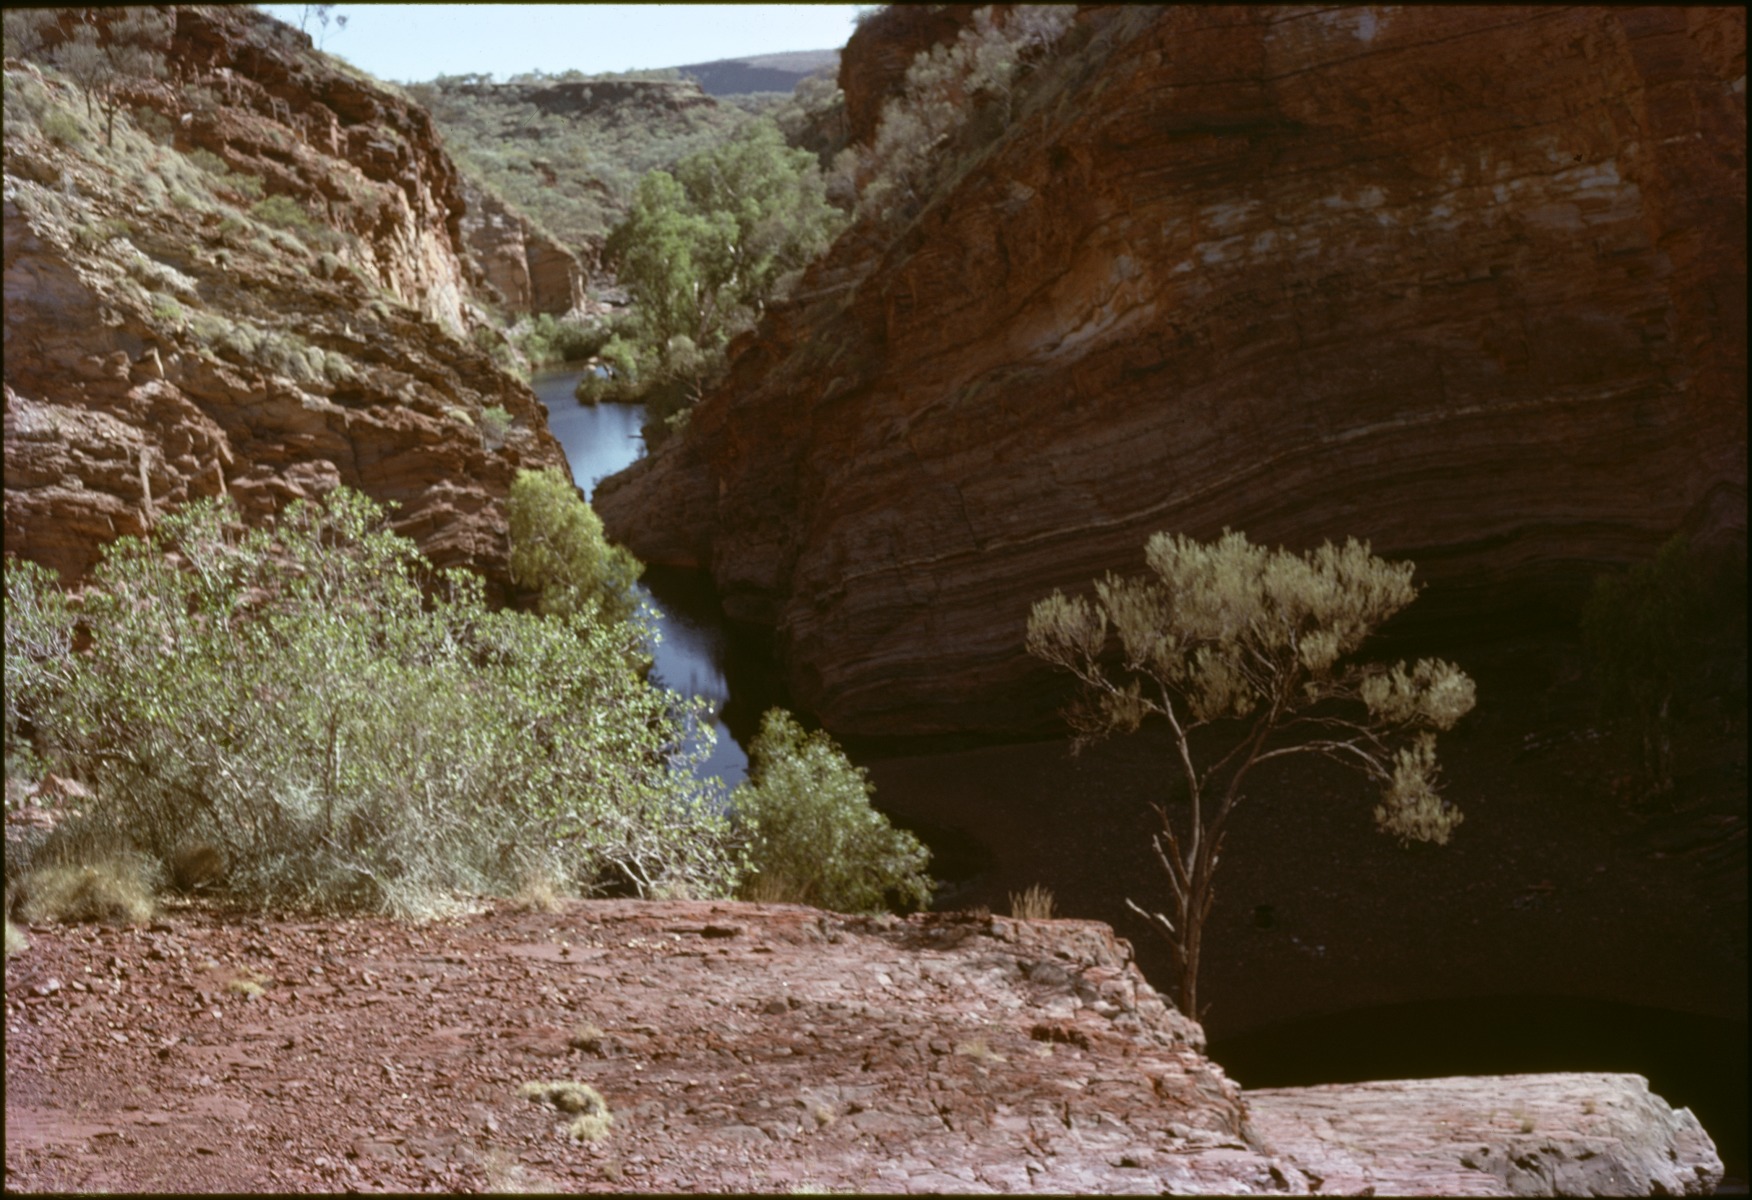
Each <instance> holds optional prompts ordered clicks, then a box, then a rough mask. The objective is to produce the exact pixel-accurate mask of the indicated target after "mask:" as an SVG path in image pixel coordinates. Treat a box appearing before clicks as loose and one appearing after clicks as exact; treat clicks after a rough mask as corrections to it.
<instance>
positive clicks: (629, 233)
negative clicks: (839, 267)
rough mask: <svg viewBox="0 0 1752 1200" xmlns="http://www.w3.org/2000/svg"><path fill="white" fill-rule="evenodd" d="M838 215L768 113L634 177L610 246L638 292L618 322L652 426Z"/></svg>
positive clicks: (694, 387)
mask: <svg viewBox="0 0 1752 1200" xmlns="http://www.w3.org/2000/svg"><path fill="white" fill-rule="evenodd" d="M843 221H844V216H843V214H842V213H840V212H839V211H838V210H837V209H835V208H834V207H833V206H832V205H830V204H829V203H828V202H827V198H826V193H825V188H824V185H823V183H822V179H821V175H820V173H819V172H818V171H817V170H816V166H815V161H814V158H813V157H812V156H811V155H810V154H809V153H808V151H805V150H792V149H790V148H789V147H787V146H786V145H785V142H784V139H783V137H781V136H780V134H779V131H778V128H777V127H776V126H775V125H773V123H772V122H771V121H768V120H762V121H757V122H754V123H752V124H750V125H748V126H746V127H745V128H744V129H742V130H741V131H739V132H738V134H737V135H736V137H734V138H733V139H731V140H730V141H729V142H727V143H725V144H724V145H722V146H717V147H714V148H712V149H710V150H705V151H702V152H700V153H699V154H695V155H691V156H689V157H688V158H685V159H683V160H682V161H681V162H679V163H677V164H676V167H675V172H674V174H673V175H672V174H670V173H669V172H667V171H653V172H651V173H650V174H649V175H647V176H645V178H644V179H643V180H641V181H640V183H639V193H638V197H637V199H636V200H635V201H634V202H633V208H632V212H631V213H629V214H628V216H627V219H626V220H625V221H624V222H622V223H621V224H620V225H619V226H617V227H616V228H615V231H614V233H613V234H612V235H611V236H610V237H609V240H608V251H607V252H608V256H609V259H610V260H611V261H612V262H613V263H614V265H615V268H616V270H617V271H618V272H619V276H620V280H621V282H622V283H623V284H624V285H625V286H626V288H627V290H628V291H629V292H630V293H631V294H632V297H633V300H634V302H635V308H634V310H633V312H632V314H631V315H630V316H629V317H628V318H627V320H626V322H625V334H624V339H625V341H626V342H627V344H628V346H629V348H630V349H631V350H632V352H633V353H632V357H633V358H634V359H635V362H634V363H633V364H632V365H633V368H634V369H633V370H632V371H631V372H630V373H629V377H633V378H637V379H638V380H639V381H640V382H639V385H638V398H639V399H640V400H642V401H644V402H645V403H646V404H647V405H648V406H650V407H651V409H652V413H651V415H652V417H653V419H654V422H655V425H656V431H657V432H659V434H660V431H661V426H662V423H663V421H664V420H665V419H666V418H668V417H669V416H671V415H672V414H674V413H675V412H677V411H679V410H680V409H681V408H683V407H685V406H686V405H688V404H689V403H691V402H692V401H693V400H694V399H695V398H697V396H698V394H699V392H700V390H701V388H702V387H703V386H704V384H705V383H706V381H707V380H709V379H710V378H711V377H712V376H714V375H715V374H716V373H717V372H718V371H719V369H720V368H721V367H722V365H723V361H724V349H725V346H726V345H727V344H728V343H729V340H730V338H731V337H732V336H733V335H734V334H735V333H737V332H738V331H740V330H742V329H746V328H748V327H749V326H750V325H752V324H753V323H754V322H755V321H756V320H757V319H758V318H759V316H760V314H761V312H762V311H763V310H764V309H765V307H766V305H767V304H768V303H769V302H770V301H771V300H773V299H774V298H775V297H776V296H777V295H778V294H779V282H780V280H781V279H783V278H785V277H786V276H788V275H790V274H791V273H793V272H795V271H797V270H798V269H800V268H801V267H803V266H805V265H806V264H808V263H809V262H810V261H811V260H813V259H814V258H815V257H816V256H817V255H818V254H820V253H821V251H822V250H823V249H825V248H826V247H827V245H828V243H829V242H830V241H832V239H833V237H834V235H835V234H836V233H838V231H839V228H840V226H841V225H842V224H843ZM649 432H652V429H651V427H648V433H649Z"/></svg>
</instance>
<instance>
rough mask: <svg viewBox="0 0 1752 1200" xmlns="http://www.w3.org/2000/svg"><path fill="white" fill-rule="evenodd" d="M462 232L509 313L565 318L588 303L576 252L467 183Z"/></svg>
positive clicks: (520, 214)
mask: <svg viewBox="0 0 1752 1200" xmlns="http://www.w3.org/2000/svg"><path fill="white" fill-rule="evenodd" d="M462 194H463V198H464V200H465V201H466V203H467V205H468V211H467V212H466V213H464V215H463V218H462V236H463V239H464V240H465V241H466V242H467V244H468V249H469V254H470V256H471V257H472V258H473V260H474V262H475V263H476V264H477V265H478V266H479V267H480V270H481V274H482V276H483V277H484V282H485V284H486V285H487V287H489V288H491V289H492V290H493V291H494V292H497V293H498V296H499V301H500V303H501V304H503V305H504V306H505V307H506V308H507V309H509V310H510V311H512V312H527V313H552V314H553V315H554V316H556V317H558V316H565V315H566V314H568V313H574V312H578V311H579V310H581V309H583V308H584V306H585V304H586V296H585V292H584V268H583V267H582V266H580V265H579V263H578V259H577V256H575V255H574V254H573V253H572V252H571V251H570V250H567V249H566V248H565V247H564V246H562V245H560V244H559V243H558V242H556V241H555V240H554V239H553V238H551V237H549V236H548V235H547V234H545V233H543V232H542V231H541V230H540V229H538V228H536V226H535V225H534V224H533V223H532V222H531V221H530V220H529V219H528V218H527V217H525V216H524V215H523V214H522V213H520V212H517V211H515V210H514V209H512V208H511V207H509V206H508V205H506V204H504V203H503V202H502V201H500V200H499V199H498V197H496V196H493V195H491V194H490V193H488V192H486V191H484V190H483V189H481V188H480V187H479V186H477V185H475V184H473V183H470V182H467V181H465V182H464V184H463V189H462Z"/></svg>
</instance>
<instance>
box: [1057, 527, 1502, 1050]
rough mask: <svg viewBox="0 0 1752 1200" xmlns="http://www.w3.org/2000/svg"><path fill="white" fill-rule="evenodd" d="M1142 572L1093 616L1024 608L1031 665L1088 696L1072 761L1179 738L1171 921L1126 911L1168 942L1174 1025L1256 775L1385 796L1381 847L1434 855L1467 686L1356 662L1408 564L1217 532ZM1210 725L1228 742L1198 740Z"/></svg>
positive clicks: (1165, 812)
mask: <svg viewBox="0 0 1752 1200" xmlns="http://www.w3.org/2000/svg"><path fill="white" fill-rule="evenodd" d="M1145 557H1146V561H1147V563H1148V565H1149V572H1148V573H1147V574H1144V575H1140V576H1135V577H1132V578H1121V577H1119V576H1115V575H1112V574H1109V575H1108V577H1107V578H1106V579H1105V580H1101V581H1098V582H1097V583H1096V584H1095V597H1094V599H1093V600H1090V599H1087V598H1082V597H1078V598H1075V599H1067V598H1066V597H1065V596H1064V595H1063V594H1061V593H1059V592H1054V593H1053V594H1052V595H1051V596H1049V597H1047V598H1046V599H1044V600H1041V601H1040V602H1038V603H1037V604H1035V605H1034V608H1033V611H1032V613H1031V614H1030V616H1029V619H1028V651H1029V653H1030V654H1033V655H1034V656H1036V657H1038V658H1041V659H1043V660H1045V661H1046V662H1049V663H1051V664H1053V665H1054V666H1057V667H1062V668H1064V669H1065V670H1067V671H1070V672H1071V673H1072V674H1073V675H1075V676H1076V677H1077V679H1078V681H1079V682H1080V683H1081V685H1082V686H1081V688H1080V689H1079V692H1078V696H1077V699H1076V700H1075V702H1074V703H1073V704H1072V705H1071V707H1070V708H1069V709H1067V710H1066V717H1067V718H1068V719H1069V721H1070V723H1071V725H1072V728H1073V729H1074V730H1075V731H1076V734H1077V740H1076V742H1075V743H1074V748H1075V749H1079V750H1080V749H1082V748H1083V747H1084V746H1086V745H1087V744H1088V743H1089V742H1091V741H1093V740H1095V739H1098V738H1101V737H1105V736H1107V735H1108V734H1112V733H1116V732H1121V733H1130V732H1133V731H1135V730H1136V729H1138V728H1139V727H1140V726H1141V725H1142V724H1143V723H1144V722H1145V721H1146V720H1149V719H1151V718H1156V717H1160V718H1161V719H1162V720H1163V721H1165V722H1166V724H1167V726H1168V728H1169V731H1170V732H1171V733H1172V735H1173V753H1174V757H1175V761H1176V766H1177V772H1176V773H1177V775H1178V777H1179V780H1180V785H1179V786H1178V787H1177V788H1176V789H1175V790H1176V791H1179V790H1181V789H1182V788H1183V789H1184V797H1183V799H1184V807H1181V806H1180V805H1176V806H1174V807H1173V808H1170V806H1169V805H1167V804H1165V803H1163V804H1156V805H1155V808H1156V812H1157V814H1158V815H1159V816H1160V818H1161V824H1162V829H1161V833H1160V834H1158V835H1157V836H1156V837H1155V838H1154V839H1153V841H1154V845H1155V850H1156V857H1157V858H1158V859H1159V860H1160V861H1161V864H1162V867H1163V869H1164V870H1166V871H1167V873H1168V881H1169V885H1170V890H1171V899H1172V901H1173V904H1172V911H1173V916H1172V918H1170V917H1169V916H1168V915H1167V914H1164V913H1159V912H1158V913H1154V914H1152V913H1147V912H1145V911H1144V910H1143V909H1142V908H1139V907H1138V906H1137V905H1136V904H1134V903H1132V902H1131V901H1130V900H1127V901H1126V903H1127V904H1128V905H1130V907H1131V908H1132V909H1133V910H1134V911H1135V912H1137V913H1138V914H1139V915H1140V916H1143V917H1145V918H1146V919H1149V920H1153V921H1154V922H1155V923H1156V924H1157V925H1158V926H1160V928H1161V929H1162V930H1163V932H1164V933H1166V934H1167V938H1168V942H1169V945H1170V946H1171V947H1172V949H1173V953H1174V962H1175V968H1176V975H1177V988H1178V996H1177V1000H1178V1003H1179V1006H1180V1009H1181V1011H1182V1012H1184V1013H1186V1014H1187V1015H1188V1016H1191V1017H1194V1018H1197V1017H1198V1016H1200V1015H1201V1014H1200V1012H1199V1009H1198V967H1199V948H1200V935H1201V932H1202V930H1203V928H1204V924H1205V920H1206V918H1207V917H1208V916H1209V915H1210V909H1211V901H1212V899H1213V897H1214V893H1213V891H1212V887H1211V878H1212V875H1213V874H1214V872H1215V871H1216V867H1217V861H1218V856H1219V854H1220V852H1221V850H1222V846H1223V834H1224V826H1225V824H1226V823H1227V821H1228V819H1229V815H1230V814H1231V813H1232V812H1233V811H1234V810H1235V806H1236V805H1237V804H1239V803H1240V802H1241V799H1242V795H1243V787H1244V785H1245V784H1246V782H1247V778H1248V776H1249V774H1250V773H1251V772H1252V770H1253V768H1255V767H1256V766H1258V765H1259V764H1261V763H1265V762H1270V761H1271V760H1273V759H1279V758H1286V757H1288V756H1291V755H1296V754H1318V755H1322V756H1325V757H1327V758H1330V759H1333V760H1334V761H1337V762H1340V763H1344V764H1346V765H1348V766H1351V767H1353V768H1355V769H1357V770H1360V771H1361V772H1362V773H1363V774H1364V775H1366V776H1367V777H1368V778H1369V779H1370V780H1371V781H1373V782H1374V783H1376V784H1378V785H1380V788H1381V799H1380V802H1379V803H1378V804H1377V805H1376V807H1375V822H1376V824H1377V825H1378V826H1379V827H1380V828H1381V829H1382V830H1383V831H1384V832H1387V833H1392V834H1395V835H1397V836H1398V837H1399V838H1400V840H1401V841H1402V842H1404V841H1410V840H1414V839H1415V840H1417V841H1427V842H1436V843H1438V844H1441V843H1445V842H1446V841H1447V840H1448V837H1449V835H1450V834H1451V833H1452V832H1453V830H1454V827H1455V826H1457V825H1458V824H1460V821H1461V814H1460V812H1459V811H1458V810H1457V809H1456V808H1454V807H1453V806H1452V805H1450V804H1448V803H1447V802H1446V801H1444V800H1443V799H1442V798H1441V796H1439V795H1438V794H1437V791H1436V770H1437V768H1436V745H1435V733H1434V732H1433V731H1435V730H1446V729H1450V728H1452V727H1453V725H1454V723H1455V722H1456V721H1458V720H1459V719H1460V718H1461V717H1463V716H1465V715H1466V713H1468V712H1470V711H1471V709H1472V705H1473V701H1474V687H1473V683H1472V680H1471V679H1470V678H1468V677H1467V676H1466V674H1465V673H1464V672H1463V671H1461V670H1460V669H1459V668H1458V667H1456V666H1454V665H1452V664H1451V663H1446V662H1442V661H1440V660H1437V659H1423V660H1420V661H1419V662H1418V663H1417V664H1416V665H1415V666H1413V667H1411V668H1410V669H1409V670H1408V669H1407V668H1406V666H1405V664H1404V663H1403V662H1400V663H1396V664H1394V665H1393V666H1391V667H1389V666H1386V665H1384V664H1379V663H1358V662H1354V661H1352V659H1351V656H1352V655H1353V654H1354V653H1355V652H1356V651H1357V650H1358V649H1359V648H1360V647H1361V646H1362V644H1363V642H1364V640H1365V639H1367V638H1368V636H1369V635H1370V634H1371V633H1372V632H1373V631H1374V630H1376V629H1377V628H1378V627H1379V626H1380V625H1381V624H1382V622H1384V621H1386V620H1387V619H1388V618H1389V617H1391V616H1392V615H1393V614H1394V613H1397V612H1398V611H1399V610H1400V609H1402V608H1404V607H1405V606H1406V605H1408V604H1410V603H1411V602H1412V600H1413V599H1415V598H1416V595H1417V590H1416V588H1415V587H1414V586H1413V585H1412V582H1411V575H1412V569H1413V568H1412V564H1411V563H1391V562H1387V561H1385V560H1383V559H1380V558H1377V557H1375V556H1374V555H1373V554H1371V553H1370V552H1369V546H1368V544H1367V543H1366V542H1358V541H1356V540H1355V539H1354V538H1353V539H1351V540H1349V541H1347V542H1346V543H1345V544H1344V546H1342V547H1337V546H1333V545H1332V544H1331V543H1330V542H1329V543H1327V544H1325V545H1322V546H1321V547H1320V548H1319V549H1318V550H1313V551H1310V552H1308V553H1306V554H1303V555H1300V556H1298V555H1295V554H1291V553H1288V552H1287V551H1284V550H1281V549H1280V550H1275V551H1274V550H1267V549H1265V548H1264V547H1261V546H1254V545H1251V544H1249V543H1248V541H1247V538H1246V537H1245V536H1244V535H1243V534H1240V533H1231V532H1229V531H1227V530H1225V531H1224V533H1223V536H1222V537H1221V538H1219V539H1218V540H1217V541H1215V542H1213V543H1208V544H1206V543H1200V542H1196V541H1193V540H1192V539H1190V538H1186V537H1183V536H1178V535H1174V536H1171V535H1169V534H1166V533H1158V534H1156V535H1155V536H1154V537H1152V538H1151V539H1150V541H1149V543H1148V545H1147V546H1146V548H1145ZM1114 637H1116V638H1117V642H1118V645H1117V647H1116V649H1117V653H1115V652H1114V650H1113V649H1110V641H1111V640H1113V638H1114ZM1205 726H1227V727H1228V736H1227V737H1222V736H1218V735H1215V734H1213V735H1206V736H1203V737H1199V738H1197V739H1195V738H1194V734H1195V732H1196V731H1198V730H1199V729H1201V728H1203V727H1205Z"/></svg>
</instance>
